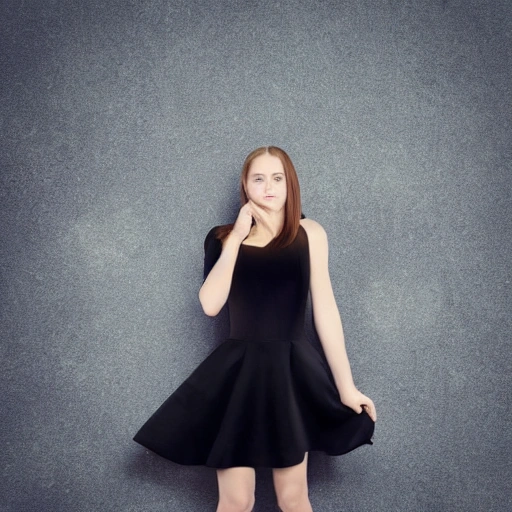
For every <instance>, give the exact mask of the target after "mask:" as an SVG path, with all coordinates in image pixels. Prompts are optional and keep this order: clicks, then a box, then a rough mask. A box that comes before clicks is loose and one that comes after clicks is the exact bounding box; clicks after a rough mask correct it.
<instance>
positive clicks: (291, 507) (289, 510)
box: [273, 453, 313, 512]
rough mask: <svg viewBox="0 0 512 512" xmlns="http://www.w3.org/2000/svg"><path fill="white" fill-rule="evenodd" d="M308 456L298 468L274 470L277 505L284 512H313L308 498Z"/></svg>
mask: <svg viewBox="0 0 512 512" xmlns="http://www.w3.org/2000/svg"><path fill="white" fill-rule="evenodd" d="M307 468H308V454H307V453H306V456H305V457H304V460H303V461H302V462H301V463H300V464H298V465H297V466H291V467H289V468H280V469H274V470H273V475H274V488H275V490H276V495H277V503H278V505H279V508H280V509H281V510H282V511H283V512H313V509H312V508H311V503H310V502H309V497H308V477H307Z"/></svg>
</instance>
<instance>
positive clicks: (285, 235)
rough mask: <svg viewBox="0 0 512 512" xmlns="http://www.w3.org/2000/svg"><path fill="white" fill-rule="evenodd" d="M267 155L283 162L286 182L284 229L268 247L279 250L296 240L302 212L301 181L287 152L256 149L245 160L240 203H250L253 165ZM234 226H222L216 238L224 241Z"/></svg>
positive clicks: (270, 148)
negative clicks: (249, 181) (248, 191)
mask: <svg viewBox="0 0 512 512" xmlns="http://www.w3.org/2000/svg"><path fill="white" fill-rule="evenodd" d="M265 153H268V154H269V155H272V156H276V157H277V158H279V160H281V163H282V164H283V169H284V175H285V180H286V202H285V204H284V223H283V227H282V229H281V231H280V233H279V234H278V235H277V236H276V237H275V238H274V239H273V240H272V241H271V242H270V244H269V245H268V247H269V248H272V249H279V248H282V247H286V246H287V245H290V244H291V243H292V242H293V240H295V237H296V236H297V232H298V231H299V226H300V219H301V212H302V208H301V202H300V187H299V179H298V178H297V173H296V172H295V167H294V166H293V163H292V161H291V159H290V157H289V156H288V155H287V154H286V152H285V151H283V150H282V149H281V148H278V147H276V146H263V147H261V148H257V149H255V150H254V151H252V152H251V153H249V155H247V158H246V159H245V162H244V165H243V167H242V174H241V175H240V203H241V206H243V205H244V204H245V203H247V202H248V201H249V198H248V197H247V194H246V193H245V183H246V182H247V178H248V176H249V170H250V168H251V164H252V162H253V161H254V159H255V158H257V157H259V156H260V155H264V154H265ZM233 226H234V224H227V225H226V226H220V227H219V228H218V229H217V232H216V237H217V238H218V239H219V240H221V241H223V240H224V239H225V238H226V237H227V236H228V235H229V233H231V230H232V229H233Z"/></svg>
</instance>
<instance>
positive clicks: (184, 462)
mask: <svg viewBox="0 0 512 512" xmlns="http://www.w3.org/2000/svg"><path fill="white" fill-rule="evenodd" d="M133 440H134V441H135V442H136V443H138V444H140V445H141V446H142V447H144V448H145V449H146V450H149V451H151V452H152V453H154V454H156V455H158V456H159V457H162V458H163V459H165V460H168V461H171V462H173V463H174V464H179V465H180V466H204V467H207V468H212V469H229V468H254V469H260V468H261V469H264V468H268V469H283V468H289V467H292V466H296V465H297V464H300V463H301V462H302V461H303V460H304V457H305V455H306V453H309V452H320V453H324V454H326V455H328V456H330V457H340V456H341V455H346V454H347V453H350V452H352V451H354V450H356V449H357V448H360V447H361V446H364V445H373V441H372V439H368V440H367V441H365V442H363V443H361V444H358V445H356V446H354V447H352V448H350V449H348V450H343V451H337V450H335V451H329V450H326V449H324V448H314V447H311V448H309V449H307V450H305V451H304V453H303V454H302V455H301V456H298V457H297V459H291V460H289V461H286V462H281V463H277V464H275V463H267V462H262V463H259V464H243V463H236V464H220V463H214V462H209V461H208V460H206V461H197V460H195V461H193V460H184V459H181V460H178V459H177V458H175V457H174V458H173V457H172V455H163V454H161V453H158V452H156V451H154V450H153V449H152V448H149V447H148V446H146V445H144V444H142V443H141V442H140V441H137V440H136V439H135V438H133Z"/></svg>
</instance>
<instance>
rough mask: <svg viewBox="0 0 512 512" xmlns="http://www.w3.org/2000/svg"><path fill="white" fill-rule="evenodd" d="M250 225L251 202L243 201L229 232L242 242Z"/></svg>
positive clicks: (249, 229)
mask: <svg viewBox="0 0 512 512" xmlns="http://www.w3.org/2000/svg"><path fill="white" fill-rule="evenodd" d="M251 226H252V211H251V202H250V201H249V202H248V203H245V204H244V205H243V206H242V208H240V211H239V212H238V217H237V219H236V221H235V225H234V226H233V229H232V230H231V234H232V235H234V236H236V238H237V239H238V240H240V243H242V242H243V241H244V240H245V239H246V238H247V236H248V235H249V232H250V231H251Z"/></svg>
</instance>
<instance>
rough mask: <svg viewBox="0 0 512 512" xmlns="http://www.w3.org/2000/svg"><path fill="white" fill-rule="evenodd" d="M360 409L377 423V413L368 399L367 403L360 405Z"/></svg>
mask: <svg viewBox="0 0 512 512" xmlns="http://www.w3.org/2000/svg"><path fill="white" fill-rule="evenodd" d="M362 407H363V409H364V410H365V411H366V413H367V414H368V416H370V418H371V419H372V420H373V421H377V411H376V410H375V405H374V404H373V402H372V401H371V400H370V399H368V403H366V404H362Z"/></svg>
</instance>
